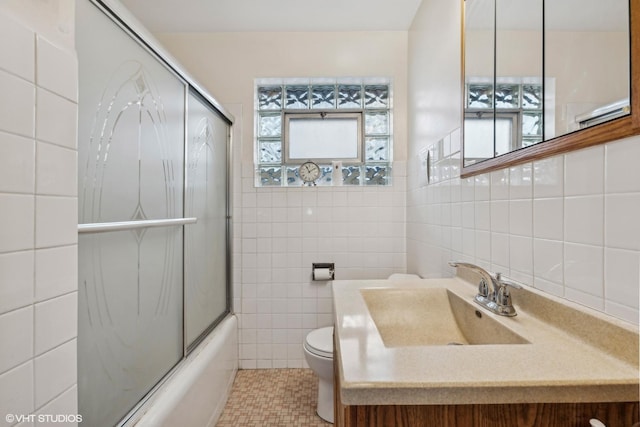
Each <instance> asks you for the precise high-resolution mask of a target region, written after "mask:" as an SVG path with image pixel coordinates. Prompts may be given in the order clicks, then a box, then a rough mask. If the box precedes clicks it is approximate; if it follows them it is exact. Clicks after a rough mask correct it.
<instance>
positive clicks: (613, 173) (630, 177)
mask: <svg viewBox="0 0 640 427" xmlns="http://www.w3.org/2000/svg"><path fill="white" fill-rule="evenodd" d="M605 152H606V154H605V159H606V163H605V174H606V176H605V178H606V179H605V191H606V192H607V193H627V192H636V193H638V192H640V168H639V167H638V159H640V140H639V138H638V137H633V138H627V139H624V140H622V141H619V142H616V143H615V144H607V145H606V146H605Z"/></svg>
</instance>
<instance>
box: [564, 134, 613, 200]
mask: <svg viewBox="0 0 640 427" xmlns="http://www.w3.org/2000/svg"><path fill="white" fill-rule="evenodd" d="M564 158H565V163H564V172H565V182H564V191H565V195H566V196H583V195H590V194H600V193H602V192H603V191H604V146H602V145H600V146H596V147H592V148H587V149H585V150H578V151H573V152H571V153H569V154H567V155H566V156H565V157H564Z"/></svg>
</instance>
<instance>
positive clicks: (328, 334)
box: [305, 326, 333, 357]
mask: <svg viewBox="0 0 640 427" xmlns="http://www.w3.org/2000/svg"><path fill="white" fill-rule="evenodd" d="M305 343H306V345H307V350H309V351H310V352H311V353H315V354H317V355H319V356H324V357H333V326H327V327H326V328H320V329H316V330H313V331H311V332H309V333H308V334H307V338H306V340H305Z"/></svg>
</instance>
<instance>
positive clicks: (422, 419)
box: [333, 347, 640, 427]
mask: <svg viewBox="0 0 640 427" xmlns="http://www.w3.org/2000/svg"><path fill="white" fill-rule="evenodd" d="M334 348H335V347H334ZM333 360H334V362H333V370H334V380H333V389H334V393H333V396H334V397H333V399H334V416H335V426H336V427H475V426H478V427H555V426H557V427H589V420H590V419H591V418H597V419H599V420H600V421H602V422H603V423H605V425H606V426H607V427H640V405H639V403H638V402H620V403H618V402H616V403H610V402H600V403H597V402H596V403H519V404H499V405H358V406H346V405H343V404H342V402H341V401H340V375H339V371H338V357H337V355H336V354H335V352H334V359H333Z"/></svg>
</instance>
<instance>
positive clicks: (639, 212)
mask: <svg viewBox="0 0 640 427" xmlns="http://www.w3.org/2000/svg"><path fill="white" fill-rule="evenodd" d="M604 216H605V224H604V228H605V240H606V245H607V246H608V247H612V248H619V249H630V250H635V251H640V192H639V193H624V194H607V195H606V196H605V213H604Z"/></svg>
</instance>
